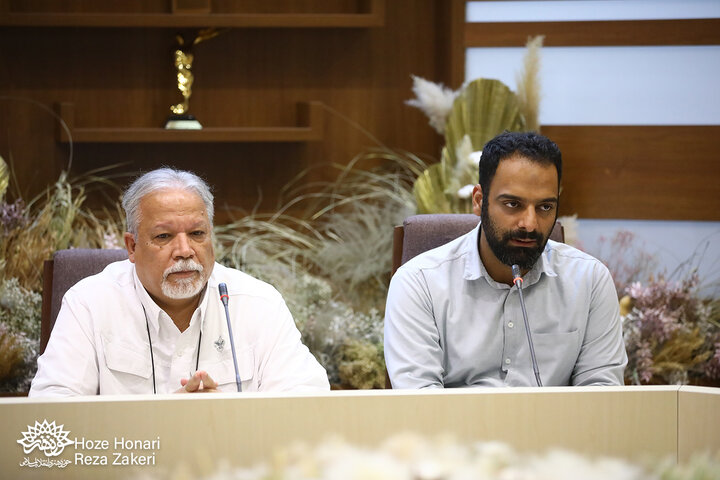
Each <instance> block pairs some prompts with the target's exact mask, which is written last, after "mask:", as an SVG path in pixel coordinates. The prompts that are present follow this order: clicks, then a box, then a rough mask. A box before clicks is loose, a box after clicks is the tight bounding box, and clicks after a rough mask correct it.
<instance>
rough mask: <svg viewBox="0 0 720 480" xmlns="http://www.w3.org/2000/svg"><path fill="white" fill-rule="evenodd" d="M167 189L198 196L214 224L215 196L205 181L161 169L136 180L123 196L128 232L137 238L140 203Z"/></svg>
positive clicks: (172, 170)
mask: <svg viewBox="0 0 720 480" xmlns="http://www.w3.org/2000/svg"><path fill="white" fill-rule="evenodd" d="M165 189H181V190H187V191H190V192H193V193H195V194H197V195H198V196H199V197H200V198H201V199H202V201H203V203H204V204H205V211H206V212H207V216H208V220H210V226H211V227H212V224H213V215H214V213H215V209H214V208H213V194H212V193H211V192H210V187H209V186H208V184H207V183H205V180H203V179H202V178H200V177H198V176H197V175H195V174H194V173H192V172H187V171H183V170H175V169H174V168H159V169H157V170H153V171H151V172H148V173H146V174H144V175H141V176H140V177H138V178H136V179H135V181H133V182H132V183H131V184H130V186H129V187H128V188H127V190H125V193H124V194H123V196H122V207H123V209H124V210H125V216H126V220H127V229H128V232H130V233H132V234H133V235H135V236H137V233H138V226H139V225H140V201H141V200H142V199H143V197H145V196H146V195H148V194H150V193H153V192H156V191H158V190H165Z"/></svg>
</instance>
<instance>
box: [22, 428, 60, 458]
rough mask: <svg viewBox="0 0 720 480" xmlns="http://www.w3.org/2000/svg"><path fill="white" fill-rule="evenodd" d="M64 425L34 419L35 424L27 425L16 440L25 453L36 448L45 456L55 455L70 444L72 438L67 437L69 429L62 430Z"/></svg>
mask: <svg viewBox="0 0 720 480" xmlns="http://www.w3.org/2000/svg"><path fill="white" fill-rule="evenodd" d="M64 426H65V425H55V421H54V420H53V421H52V422H50V423H48V421H47V420H43V422H42V423H40V422H38V421H37V420H36V421H35V426H31V425H28V429H27V431H26V432H21V433H22V436H23V438H21V439H20V440H18V441H17V443H19V444H20V445H22V447H23V451H24V452H25V455H27V454H29V453H30V452H32V451H33V450H35V449H36V448H37V449H38V450H40V451H41V452H43V453H44V454H45V456H47V457H57V456H58V455H60V454H61V453H62V452H63V450H65V447H67V446H68V445H72V444H73V443H74V442H73V440H70V439H68V434H69V433H70V432H69V431H67V432H66V431H65V430H63V427H64Z"/></svg>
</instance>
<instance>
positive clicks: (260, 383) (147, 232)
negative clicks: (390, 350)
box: [30, 168, 329, 396]
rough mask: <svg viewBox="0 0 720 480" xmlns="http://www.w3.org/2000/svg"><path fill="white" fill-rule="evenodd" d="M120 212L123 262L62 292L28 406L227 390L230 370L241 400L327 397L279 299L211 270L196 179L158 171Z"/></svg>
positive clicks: (209, 203)
mask: <svg viewBox="0 0 720 480" xmlns="http://www.w3.org/2000/svg"><path fill="white" fill-rule="evenodd" d="M122 204H123V208H124V209H125V213H126V216H127V228H128V232H126V233H125V236H124V238H125V246H126V248H127V251H128V256H129V259H128V260H125V261H121V262H116V263H112V264H110V265H108V266H107V267H106V268H105V269H104V270H103V271H102V272H101V273H99V274H97V275H94V276H92V277H88V278H86V279H84V280H81V281H80V282H78V283H77V284H76V285H75V286H73V287H72V288H71V289H70V290H68V292H67V293H66V294H65V296H64V297H63V302H62V307H61V309H60V313H59V314H58V318H57V321H56V323H55V327H54V329H53V332H52V335H51V337H50V341H49V343H48V346H47V349H46V350H45V353H44V354H43V355H42V356H41V357H40V359H39V360H38V372H37V375H36V376H35V378H34V380H33V382H32V387H31V389H30V395H31V396H51V395H52V396H68V395H96V394H128V393H171V392H177V393H188V392H217V391H227V392H235V391H237V390H238V388H237V384H236V375H235V366H234V361H235V360H236V361H237V365H238V371H239V378H240V382H241V389H242V391H244V392H245V391H290V390H292V391H299V390H329V384H328V379H327V375H326V373H325V370H324V369H323V368H322V366H320V364H319V363H318V362H317V361H316V360H315V358H314V357H313V356H312V354H311V353H310V352H309V351H308V349H307V347H305V346H304V345H303V344H302V343H301V341H300V332H299V331H298V330H297V328H296V327H295V323H294V322H293V319H292V316H291V315H290V312H289V310H288V309H287V306H286V305H285V302H284V301H283V299H282V297H281V296H280V294H279V293H278V292H277V290H275V289H274V288H273V287H271V286H270V285H268V284H266V283H264V282H261V281H259V280H256V279H254V278H252V277H250V276H249V275H246V274H244V273H242V272H240V271H237V270H233V269H230V268H227V267H224V266H222V265H220V264H218V263H215V253H214V250H213V244H212V221H213V196H212V193H210V189H209V188H208V186H207V184H206V183H205V182H204V181H203V180H202V179H200V178H199V177H197V176H196V175H195V174H193V173H190V172H183V171H177V170H173V169H169V168H163V169H159V170H154V171H152V172H149V173H147V174H145V175H143V176H141V177H139V178H138V179H137V180H135V181H134V182H133V183H132V184H131V185H130V187H128V189H127V191H126V192H125V194H124V195H123V200H122ZM220 284H226V285H227V295H228V299H229V314H230V321H231V324H232V328H231V330H232V335H233V338H234V341H235V342H234V343H235V351H236V359H235V360H234V359H233V352H232V348H231V344H230V338H229V332H228V327H227V323H226V318H225V311H224V307H223V305H222V303H221V298H220V292H219V286H220Z"/></svg>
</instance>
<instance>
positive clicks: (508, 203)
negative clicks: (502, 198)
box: [505, 200, 518, 208]
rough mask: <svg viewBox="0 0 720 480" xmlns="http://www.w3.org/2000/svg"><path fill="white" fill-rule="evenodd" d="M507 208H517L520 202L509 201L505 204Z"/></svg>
mask: <svg viewBox="0 0 720 480" xmlns="http://www.w3.org/2000/svg"><path fill="white" fill-rule="evenodd" d="M505 206H506V207H508V208H517V207H518V202H516V201H514V200H508V201H507V202H505Z"/></svg>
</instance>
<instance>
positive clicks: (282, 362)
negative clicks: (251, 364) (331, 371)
mask: <svg viewBox="0 0 720 480" xmlns="http://www.w3.org/2000/svg"><path fill="white" fill-rule="evenodd" d="M278 295H279V294H278ZM273 317H274V321H275V322H277V323H275V325H276V326H277V328H274V329H264V335H265V336H266V339H267V342H264V343H266V345H267V346H268V348H267V350H266V351H265V352H263V354H262V359H261V361H262V365H261V368H260V381H259V385H258V391H261V392H263V391H274V392H283V391H284V392H287V391H293V392H303V391H310V392H311V391H319V390H324V391H327V390H330V383H329V382H328V377H327V372H325V369H324V368H323V367H322V365H320V363H319V362H318V361H317V360H316V359H315V357H314V356H313V354H312V353H310V350H308V348H307V347H306V346H305V345H304V344H303V343H302V341H301V338H300V331H299V330H298V329H297V327H296V326H295V321H294V320H293V318H292V314H291V313H290V310H288V308H287V305H286V304H285V301H284V300H282V298H280V299H279V300H278V305H277V308H276V311H275V313H274V316H273Z"/></svg>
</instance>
